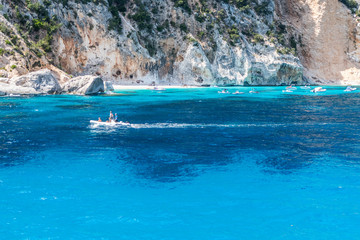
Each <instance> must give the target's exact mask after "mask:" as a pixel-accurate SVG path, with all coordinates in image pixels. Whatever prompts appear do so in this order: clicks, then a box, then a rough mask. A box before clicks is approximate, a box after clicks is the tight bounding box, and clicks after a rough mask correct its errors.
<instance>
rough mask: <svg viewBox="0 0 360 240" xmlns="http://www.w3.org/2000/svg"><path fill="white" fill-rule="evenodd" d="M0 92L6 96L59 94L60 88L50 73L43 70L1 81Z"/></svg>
mask: <svg viewBox="0 0 360 240" xmlns="http://www.w3.org/2000/svg"><path fill="white" fill-rule="evenodd" d="M0 91H2V92H4V93H6V94H56V93H61V87H60V84H59V83H58V81H57V80H56V78H55V77H54V75H53V74H52V72H51V71H50V70H48V69H43V70H39V71H36V72H31V73H28V74H26V75H22V76H20V77H13V78H10V79H6V78H3V79H1V81H0Z"/></svg>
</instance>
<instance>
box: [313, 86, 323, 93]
mask: <svg viewBox="0 0 360 240" xmlns="http://www.w3.org/2000/svg"><path fill="white" fill-rule="evenodd" d="M325 91H326V89H325V88H322V87H316V88H314V89H313V90H311V92H313V93H317V92H325Z"/></svg>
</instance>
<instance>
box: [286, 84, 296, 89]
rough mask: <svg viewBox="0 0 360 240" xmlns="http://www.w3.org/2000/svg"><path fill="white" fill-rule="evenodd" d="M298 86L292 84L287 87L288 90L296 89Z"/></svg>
mask: <svg viewBox="0 0 360 240" xmlns="http://www.w3.org/2000/svg"><path fill="white" fill-rule="evenodd" d="M296 89H297V88H296V87H293V86H292V85H291V86H288V87H286V90H296Z"/></svg>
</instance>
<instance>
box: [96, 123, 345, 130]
mask: <svg viewBox="0 0 360 240" xmlns="http://www.w3.org/2000/svg"><path fill="white" fill-rule="evenodd" d="M337 124H340V123H258V124H256V123H241V124H212V123H210V124H202V123H199V124H196V123H143V124H130V125H127V126H123V125H110V126H106V125H105V126H102V125H91V126H90V128H92V129H116V128H134V129H150V128H157V129H160V128H174V129H175V128H247V127H272V128H276V127H285V126H286V127H291V126H322V125H337Z"/></svg>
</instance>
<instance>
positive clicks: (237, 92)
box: [233, 91, 244, 94]
mask: <svg viewBox="0 0 360 240" xmlns="http://www.w3.org/2000/svg"><path fill="white" fill-rule="evenodd" d="M233 94H244V92H239V91H236V92H233Z"/></svg>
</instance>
